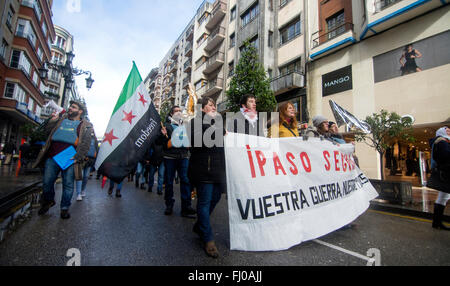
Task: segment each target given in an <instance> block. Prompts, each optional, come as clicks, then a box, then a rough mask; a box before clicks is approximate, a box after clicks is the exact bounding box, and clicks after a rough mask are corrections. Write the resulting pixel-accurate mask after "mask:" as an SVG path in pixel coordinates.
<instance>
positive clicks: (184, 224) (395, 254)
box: [0, 178, 450, 266]
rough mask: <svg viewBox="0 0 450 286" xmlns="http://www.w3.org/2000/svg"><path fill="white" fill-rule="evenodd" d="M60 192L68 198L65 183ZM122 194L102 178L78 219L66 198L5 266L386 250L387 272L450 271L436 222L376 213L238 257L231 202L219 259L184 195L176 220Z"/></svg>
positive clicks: (312, 262) (4, 257)
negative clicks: (76, 253) (63, 209)
mask: <svg viewBox="0 0 450 286" xmlns="http://www.w3.org/2000/svg"><path fill="white" fill-rule="evenodd" d="M176 187H178V186H176ZM57 189H58V192H57V194H58V195H59V196H60V194H61V185H60V184H59V185H57ZM122 195H123V197H122V198H121V199H117V198H115V197H114V196H113V197H109V196H108V195H107V187H105V189H103V190H102V189H101V188H100V181H97V180H95V178H94V179H93V180H90V181H89V185H88V196H87V198H86V199H85V200H84V201H83V202H76V201H75V196H74V202H73V205H72V208H71V214H72V218H71V219H70V220H68V221H63V220H61V219H60V218H59V202H60V198H59V197H58V198H57V202H58V205H57V206H58V207H57V206H55V207H54V208H52V209H51V210H50V212H49V214H48V215H46V216H43V217H38V216H37V210H33V216H32V218H31V219H30V220H28V221H26V222H25V223H24V224H22V225H21V226H20V227H18V229H17V230H16V231H15V232H14V233H13V234H11V235H10V236H8V238H7V239H6V241H4V242H3V243H2V244H0V265H1V266H5V265H21V266H22V265H23V266H34V265H40V266H64V265H66V263H67V261H68V260H69V258H68V257H66V253H67V251H68V250H69V249H72V248H76V249H79V250H80V253H81V265H83V266H91V265H95V266H97V265H100V266H129V265H131V266H136V265H139V266H141V265H144V266H322V265H331V266H333V265H336V266H346V265H351V266H364V265H366V264H367V259H365V257H366V256H367V255H368V254H367V251H368V250H369V249H371V248H376V249H379V250H380V254H381V265H383V266H384V265H446V266H449V265H450V233H448V232H443V231H436V230H433V229H432V228H431V224H430V222H424V221H419V220H413V219H409V218H404V217H399V216H393V215H389V214H384V213H379V212H375V211H372V210H369V211H368V212H366V213H365V214H364V215H363V216H361V217H360V218H359V219H358V220H357V221H356V222H355V223H356V227H353V228H351V229H344V230H339V231H336V232H334V233H332V234H329V235H327V236H325V237H322V238H320V239H319V240H318V241H311V242H306V243H303V244H301V245H298V246H296V247H293V248H291V249H289V250H287V251H280V252H262V253H254V252H241V251H230V250H229V226H228V210H227V201H226V199H225V196H223V197H222V200H221V202H220V204H219V205H218V207H217V209H216V210H215V212H214V214H213V218H212V227H213V230H214V232H215V235H216V241H217V245H218V248H219V251H220V253H221V257H220V258H219V259H216V260H214V259H211V258H208V257H207V256H206V255H205V253H204V252H203V250H202V248H201V243H200V240H199V239H198V238H197V236H196V235H195V234H194V233H193V232H192V225H193V223H194V220H193V219H188V218H182V217H181V216H180V209H179V208H180V206H179V203H180V202H179V193H178V189H176V197H175V198H176V207H175V210H174V214H173V215H172V216H165V215H164V214H163V212H164V201H163V197H162V196H158V195H157V194H156V192H153V193H148V192H147V191H143V190H140V189H135V188H134V185H133V184H132V183H127V184H125V186H124V189H123V191H122ZM194 205H195V203H194ZM255 239H257V238H256V237H255Z"/></svg>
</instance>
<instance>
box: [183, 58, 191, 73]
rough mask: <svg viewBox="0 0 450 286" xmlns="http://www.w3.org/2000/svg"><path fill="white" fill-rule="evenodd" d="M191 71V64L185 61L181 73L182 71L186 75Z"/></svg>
mask: <svg viewBox="0 0 450 286" xmlns="http://www.w3.org/2000/svg"><path fill="white" fill-rule="evenodd" d="M191 70H192V62H191V60H187V61H186V62H185V63H184V68H183V71H184V72H185V73H188V72H190V71H191Z"/></svg>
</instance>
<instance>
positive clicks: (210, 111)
mask: <svg viewBox="0 0 450 286" xmlns="http://www.w3.org/2000/svg"><path fill="white" fill-rule="evenodd" d="M201 104H202V113H201V114H199V115H197V117H195V118H194V119H192V120H191V122H190V124H189V125H190V126H189V130H190V131H191V132H190V133H189V134H190V135H191V136H190V145H191V146H194V147H192V148H191V158H190V161H189V180H191V181H192V183H193V184H194V185H195V186H196V187H197V222H196V223H195V225H194V228H193V231H194V232H195V233H197V234H198V235H199V236H200V238H201V239H202V241H203V242H204V243H205V251H206V254H207V255H208V256H210V257H213V258H217V257H218V256H219V252H218V250H217V247H216V244H215V241H214V236H213V232H212V228H211V223H210V216H211V214H212V213H213V211H214V208H215V207H216V205H217V204H218V203H219V201H220V199H221V196H222V192H223V190H225V189H226V187H225V182H226V176H225V153H224V148H223V136H224V135H225V134H226V130H225V129H224V127H223V124H221V123H222V122H220V123H219V124H217V125H216V124H215V123H216V122H217V120H216V118H217V116H218V114H217V112H216V110H217V108H216V103H215V101H214V100H213V99H211V98H209V97H204V98H202V99H201ZM219 116H220V115H219ZM198 120H200V121H201V124H196V123H195V122H198ZM195 126H202V128H201V129H200V128H198V129H199V130H196V129H195ZM207 130H208V131H207ZM211 130H214V132H213V134H212V135H211V139H212V140H213V141H214V142H220V143H221V145H220V146H213V147H207V146H206V144H205V142H204V141H203V140H202V144H201V147H197V146H198V145H199V144H198V143H196V142H194V139H195V138H204V137H203V135H204V133H205V132H208V134H210V131H211ZM197 133H201V134H197ZM194 143H196V144H194ZM208 146H209V144H208Z"/></svg>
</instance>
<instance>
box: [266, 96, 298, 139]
mask: <svg viewBox="0 0 450 286" xmlns="http://www.w3.org/2000/svg"><path fill="white" fill-rule="evenodd" d="M278 122H279V124H278V126H277V125H272V126H271V127H270V128H269V137H271V138H283V137H300V135H299V133H298V123H297V118H296V113H295V107H294V105H293V104H292V103H290V102H286V103H283V104H282V105H281V106H280V108H279V121H278Z"/></svg>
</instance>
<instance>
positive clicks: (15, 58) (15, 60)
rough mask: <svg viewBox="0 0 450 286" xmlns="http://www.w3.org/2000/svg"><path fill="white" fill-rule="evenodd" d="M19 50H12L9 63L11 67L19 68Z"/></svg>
mask: <svg viewBox="0 0 450 286" xmlns="http://www.w3.org/2000/svg"><path fill="white" fill-rule="evenodd" d="M20 54H21V53H20V51H18V50H13V52H12V55H11V64H10V65H9V66H10V67H12V68H16V69H17V68H19V63H20Z"/></svg>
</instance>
